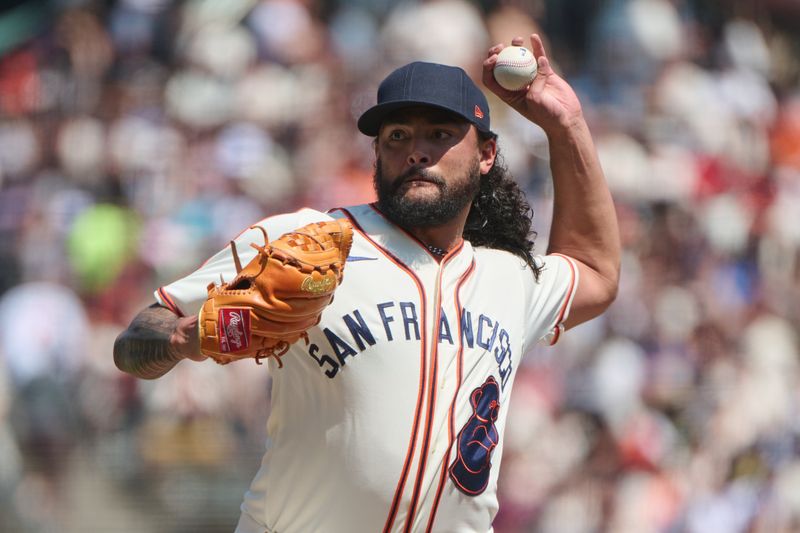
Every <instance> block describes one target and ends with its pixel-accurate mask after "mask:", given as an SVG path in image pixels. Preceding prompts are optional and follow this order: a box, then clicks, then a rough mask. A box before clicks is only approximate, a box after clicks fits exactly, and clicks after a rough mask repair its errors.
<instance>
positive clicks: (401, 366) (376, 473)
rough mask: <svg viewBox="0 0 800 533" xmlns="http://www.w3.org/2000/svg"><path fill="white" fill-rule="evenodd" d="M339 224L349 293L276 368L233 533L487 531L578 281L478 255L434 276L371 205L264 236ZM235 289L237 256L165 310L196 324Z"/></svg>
mask: <svg viewBox="0 0 800 533" xmlns="http://www.w3.org/2000/svg"><path fill="white" fill-rule="evenodd" d="M340 217H347V218H349V219H350V220H351V221H352V222H353V226H354V228H355V230H356V231H355V232H354V233H355V235H354V239H353V247H352V250H351V253H350V256H349V258H348V261H347V265H346V267H345V271H344V280H343V282H342V284H341V286H340V287H339V288H338V289H337V291H336V293H335V298H334V301H333V303H332V304H331V305H330V306H329V307H327V308H326V310H325V311H324V313H323V315H322V320H321V322H320V324H319V325H318V326H316V327H314V328H312V329H311V330H310V331H309V332H308V337H309V343H308V344H306V343H305V342H303V341H299V342H297V343H295V344H294V345H293V346H292V348H291V350H290V351H289V352H288V353H287V354H286V355H284V356H283V358H282V362H283V368H280V369H278V367H277V364H276V363H275V361H274V360H272V358H270V359H269V364H270V371H271V373H272V379H273V384H272V409H271V412H270V415H269V419H268V421H267V435H268V442H267V450H266V453H265V455H264V458H263V461H262V464H261V468H260V470H259V471H258V473H257V475H256V476H255V479H254V480H253V482H252V484H251V486H250V489H249V491H248V492H247V494H246V495H245V498H244V503H243V504H242V518H241V520H240V522H239V526H238V527H237V530H236V531H237V533H264V531H269V532H273V533H293V532H302V533H308V532H326V533H330V532H358V531H364V532H376V531H448V532H449V531H463V532H467V531H469V532H476V531H478V532H483V531H491V530H492V520H493V518H494V516H495V514H496V512H497V505H498V504H497V494H496V489H497V475H498V472H499V470H500V457H501V455H502V449H503V429H504V427H505V423H506V415H507V414H508V400H509V397H510V395H511V387H512V383H513V381H514V376H515V374H516V371H517V368H518V367H519V364H520V359H521V357H522V355H523V354H524V353H525V352H526V351H527V350H528V349H529V348H530V347H531V346H532V345H533V344H534V343H536V342H537V341H540V340H542V341H545V342H550V343H552V342H555V341H556V340H557V338H558V335H559V334H560V332H561V331H562V330H563V326H562V325H561V324H562V323H563V321H564V320H565V318H566V316H567V314H568V312H569V307H570V303H571V301H572V297H573V295H574V293H575V289H576V286H577V282H578V274H577V268H576V267H575V264H574V263H573V261H572V260H571V259H569V258H566V257H564V256H557V255H551V256H544V257H537V258H536V259H537V261H540V262H541V264H542V265H543V270H542V274H541V276H540V279H539V280H538V281H537V280H536V279H535V278H534V275H533V273H532V272H531V270H530V268H528V267H527V266H526V265H525V264H524V262H523V261H522V260H521V259H520V258H519V257H517V256H514V255H512V254H510V253H507V252H504V251H498V250H492V249H486V248H473V247H472V246H471V245H470V244H469V242H466V241H462V242H461V244H459V245H458V246H457V247H456V248H455V249H454V250H452V251H450V252H449V253H448V254H447V255H446V256H445V257H444V258H443V259H441V261H438V260H437V258H436V257H434V256H433V255H431V254H430V253H429V252H428V251H427V249H426V248H425V246H424V245H422V243H420V242H419V241H418V240H416V239H415V238H414V237H413V236H411V235H410V234H408V233H407V232H405V231H404V230H402V229H401V228H399V227H397V226H395V225H394V224H392V223H391V222H389V221H388V220H387V219H386V218H384V216H383V215H382V214H381V213H380V212H379V211H378V210H377V209H376V208H375V207H374V206H372V205H362V206H357V207H352V208H346V209H336V210H332V211H331V212H329V213H327V214H326V213H321V212H318V211H313V210H310V209H303V210H301V211H298V212H296V213H292V214H287V215H280V216H276V217H271V218H268V219H265V220H263V221H262V222H261V223H260V224H259V225H261V226H262V227H264V228H265V229H266V230H267V232H268V233H269V235H270V236H271V237H278V236H280V235H281V234H283V233H285V232H288V231H290V230H293V229H295V228H297V227H300V226H303V225H305V224H307V223H310V222H315V221H319V220H326V219H327V220H329V219H331V218H340ZM250 242H256V243H258V244H263V236H262V233H261V231H259V230H257V229H252V230H248V231H246V232H244V233H243V234H242V235H240V236H239V237H238V238H237V239H236V244H237V249H238V251H239V254H240V256H241V258H242V264H245V263H246V262H247V261H249V259H250V258H251V257H253V255H254V254H255V251H253V250H252V248H251V247H250V246H249V243H250ZM247 250H249V252H246V251H247ZM235 273H236V272H235V267H234V263H233V260H232V259H231V252H230V248H227V249H225V250H223V251H221V252H219V253H218V254H217V255H215V256H214V257H212V258H211V259H210V260H209V261H207V262H206V263H205V264H204V265H203V266H202V267H200V269H198V270H197V271H196V272H194V273H192V274H190V275H189V276H187V277H186V278H183V279H181V280H179V281H176V282H175V283H172V284H171V285H168V286H166V287H162V288H160V289H159V290H158V291H156V297H157V298H158V300H159V302H160V303H162V304H163V305H166V306H168V307H170V308H172V309H173V310H174V311H175V312H177V313H180V314H185V315H190V314H192V313H197V312H198V311H199V309H200V307H201V306H202V304H203V302H204V301H205V298H206V286H207V285H208V283H210V282H219V279H220V275H222V277H223V278H224V279H225V280H227V281H230V280H231V279H233V277H234V276H235ZM237 364H247V363H246V362H239V363H237ZM257 370H258V369H257V368H254V371H257ZM224 371H225V370H224V369H220V372H224Z"/></svg>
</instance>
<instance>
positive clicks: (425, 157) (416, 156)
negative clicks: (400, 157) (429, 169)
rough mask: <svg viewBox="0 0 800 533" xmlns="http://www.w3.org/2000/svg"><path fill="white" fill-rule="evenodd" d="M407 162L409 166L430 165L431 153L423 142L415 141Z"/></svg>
mask: <svg viewBox="0 0 800 533" xmlns="http://www.w3.org/2000/svg"><path fill="white" fill-rule="evenodd" d="M406 162H407V163H408V164H409V166H412V167H413V166H419V165H428V164H430V162H431V155H430V153H429V151H428V150H427V149H426V148H425V146H424V144H423V143H422V142H419V141H417V142H415V143H414V145H413V146H412V147H411V153H409V154H408V158H407V160H406Z"/></svg>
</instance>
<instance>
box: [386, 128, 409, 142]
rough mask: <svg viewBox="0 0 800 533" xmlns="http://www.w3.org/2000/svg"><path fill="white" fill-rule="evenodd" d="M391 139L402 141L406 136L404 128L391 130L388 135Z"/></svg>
mask: <svg viewBox="0 0 800 533" xmlns="http://www.w3.org/2000/svg"><path fill="white" fill-rule="evenodd" d="M386 137H387V138H388V139H389V140H390V141H401V140H403V139H405V138H406V134H405V132H404V131H403V130H391V131H390V132H389V134H388V135H387V136H386Z"/></svg>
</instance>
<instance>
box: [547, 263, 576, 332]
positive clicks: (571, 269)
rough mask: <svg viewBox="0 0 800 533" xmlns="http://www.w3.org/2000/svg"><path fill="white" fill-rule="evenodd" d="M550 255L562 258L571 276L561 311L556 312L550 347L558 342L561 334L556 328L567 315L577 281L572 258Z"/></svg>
mask: <svg viewBox="0 0 800 533" xmlns="http://www.w3.org/2000/svg"><path fill="white" fill-rule="evenodd" d="M550 255H557V256H559V257H563V258H564V261H566V262H567V264H568V265H569V272H570V274H571V275H572V279H571V280H570V282H569V290H568V291H567V297H566V298H565V299H564V303H563V304H562V305H561V309H560V310H559V311H558V319H556V325H555V328H556V334H555V336H554V337H553V340H552V341H551V342H550V344H551V345H553V344H555V343H556V341H557V340H558V337H559V336H560V334H561V331H560V328H559V327H558V325H559V324H561V322H562V321H563V320H564V315H566V313H567V307H568V306H569V304H570V302H571V301H572V293H573V292H575V280H576V279H577V275H576V273H575V265H574V263H573V262H572V261H573V260H572V258H570V257H567V256H566V255H564V254H559V253H553V254H550Z"/></svg>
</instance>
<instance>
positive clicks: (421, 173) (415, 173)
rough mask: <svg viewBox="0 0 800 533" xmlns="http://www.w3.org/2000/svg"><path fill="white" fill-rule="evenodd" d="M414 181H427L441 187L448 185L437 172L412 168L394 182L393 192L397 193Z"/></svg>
mask: <svg viewBox="0 0 800 533" xmlns="http://www.w3.org/2000/svg"><path fill="white" fill-rule="evenodd" d="M412 179H423V180H425V181H430V182H431V183H433V184H435V185H437V186H439V187H445V186H446V184H447V183H446V182H445V180H444V178H443V177H442V176H441V175H439V174H437V173H436V172H431V171H430V170H428V169H426V168H422V167H411V168H409V169H408V170H406V171H405V172H403V173H402V174H400V175H399V176H398V177H397V179H396V180H394V183H393V184H392V191H393V192H394V191H397V189H399V188H400V187H402V185H403V184H404V183H405V182H407V181H410V180H412Z"/></svg>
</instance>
